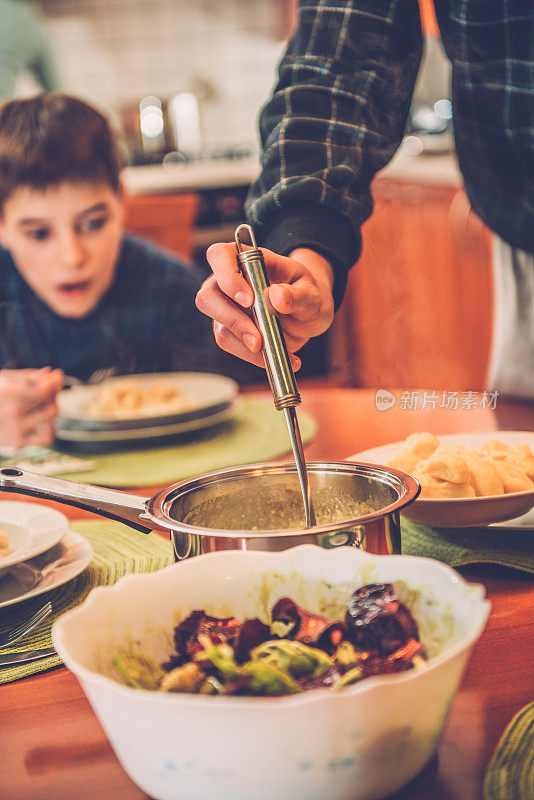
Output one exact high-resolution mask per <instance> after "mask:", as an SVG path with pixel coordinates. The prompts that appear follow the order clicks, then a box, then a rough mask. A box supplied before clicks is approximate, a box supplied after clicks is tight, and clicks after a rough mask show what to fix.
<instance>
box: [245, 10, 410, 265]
mask: <svg viewBox="0 0 534 800" xmlns="http://www.w3.org/2000/svg"><path fill="white" fill-rule="evenodd" d="M421 47H422V44H421V30H420V21H419V11H418V4H417V0H397V2H396V3H391V2H390V0H355V2H354V3H353V4H352V5H349V4H348V3H347V2H346V0H331V1H330V2H329V3H328V6H324V5H321V6H320V8H319V3H318V2H317V0H301V3H300V21H299V25H298V28H297V31H296V33H295V35H294V37H293V39H292V40H291V42H290V44H289V47H288V51H287V53H286V55H285V57H284V59H283V60H282V62H281V66H280V72H279V81H278V84H277V86H276V88H275V91H274V93H273V96H272V98H271V99H270V100H269V102H268V103H267V104H266V106H265V107H264V109H263V112H262V115H261V122H260V127H261V135H262V144H263V157H262V166H263V169H262V173H261V175H260V177H259V179H258V181H256V183H255V184H253V186H252V189H251V192H250V194H249V197H248V199H247V206H246V208H247V217H248V219H249V221H250V223H251V224H252V225H254V226H256V227H257V228H258V229H259V237H260V240H261V241H262V243H264V244H265V246H267V247H269V248H270V249H274V250H275V251H276V252H285V253H287V252H289V251H290V249H293V248H292V247H291V242H290V246H289V247H285V246H284V241H283V240H284V239H291V237H295V239H296V241H295V240H293V247H299V246H300V247H303V246H309V247H314V246H315V244H314V243H312V242H311V241H310V237H311V236H313V235H315V238H316V239H318V240H319V242H318V243H320V244H321V245H322V246H321V247H320V248H319V250H320V251H321V252H322V253H323V255H326V254H330V253H332V254H335V259H334V260H335V261H336V262H339V263H340V264H341V265H343V266H344V269H345V270H346V269H348V268H350V267H351V266H352V265H353V264H354V263H355V261H356V260H357V259H358V257H359V254H360V244H361V240H360V228H361V225H362V223H363V222H364V221H365V219H367V217H368V216H369V215H370V213H371V210H372V200H371V193H370V183H371V180H372V178H373V176H374V174H375V173H376V172H377V171H378V170H379V169H381V168H382V167H383V166H384V165H385V164H386V163H387V162H388V161H389V159H390V158H391V157H392V156H393V154H394V152H395V150H396V148H397V146H398V144H399V142H400V140H401V138H402V135H403V132H404V127H405V123H406V117H407V114H408V110H409V106H410V100H411V94H412V90H413V84H414V82H415V77H416V74H417V69H418V66H419V61H420V55H421ZM313 207H315V208H316V209H324V210H325V211H328V212H329V213H330V217H329V218H328V219H327V222H328V224H322V225H321V224H320V220H319V219H316V218H315V217H316V216H317V217H318V214H316V215H315V216H314V212H313ZM300 210H302V213H303V215H308V216H309V217H310V219H311V217H312V216H313V220H311V221H312V222H313V225H312V226H311V232H310V230H306V229H305V227H304V226H303V231H302V234H303V236H304V240H302V241H299V235H300V234H299V233H298V232H296V231H294V228H295V226H294V225H293V226H291V228H288V227H287V225H286V224H285V221H284V215H285V213H286V212H287V213H289V214H290V213H292V211H300ZM339 220H342V221H343V223H344V226H343V224H342V223H341V222H340V221H339ZM317 229H318V230H317ZM316 230H317V232H316V233H315V231H316ZM263 231H264V232H265V233H263ZM334 267H335V269H336V273H337V269H338V263H336V264H335V265H334Z"/></svg>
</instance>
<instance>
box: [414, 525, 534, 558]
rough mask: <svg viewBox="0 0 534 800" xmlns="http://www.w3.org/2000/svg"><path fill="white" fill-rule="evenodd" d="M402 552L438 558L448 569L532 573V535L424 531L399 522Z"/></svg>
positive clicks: (470, 530)
mask: <svg viewBox="0 0 534 800" xmlns="http://www.w3.org/2000/svg"><path fill="white" fill-rule="evenodd" d="M401 528H402V552H403V554H404V555H408V556H425V557H426V558H437V559H438V561H443V562H444V563H445V564H449V566H451V567H461V566H463V565H465V564H501V565H502V566H505V567H514V568H515V569H520V570H523V572H534V531H525V532H524V533H523V532H519V533H517V532H514V531H507V530H506V529H504V528H495V529H493V530H492V529H491V528H490V529H488V528H426V527H425V526H424V525H416V524H415V523H414V522H410V520H407V519H405V518H404V517H403V518H402V521H401Z"/></svg>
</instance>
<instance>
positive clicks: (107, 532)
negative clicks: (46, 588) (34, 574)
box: [0, 520, 173, 684]
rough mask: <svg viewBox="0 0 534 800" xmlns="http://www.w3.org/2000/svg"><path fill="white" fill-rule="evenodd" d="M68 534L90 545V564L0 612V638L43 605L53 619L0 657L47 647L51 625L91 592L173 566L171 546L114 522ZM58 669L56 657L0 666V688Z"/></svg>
mask: <svg viewBox="0 0 534 800" xmlns="http://www.w3.org/2000/svg"><path fill="white" fill-rule="evenodd" d="M70 527H71V529H72V530H74V531H76V533H79V534H81V535H82V536H84V537H85V538H86V539H87V541H88V542H90V543H91V545H92V546H93V550H94V555H93V559H92V561H91V563H90V564H89V566H88V567H87V569H84V571H83V572H81V573H80V574H79V575H78V576H77V577H76V578H73V579H72V580H71V581H69V582H68V583H65V584H64V585H63V586H59V587H58V588H57V589H52V590H51V591H50V592H46V593H44V594H42V595H39V596H38V597H33V598H30V599H29V600H25V601H23V602H22V603H17V604H16V605H12V606H7V607H6V608H1V609H0V633H4V632H7V630H10V629H11V628H14V627H15V626H16V625H18V624H19V623H21V622H23V621H24V620H25V619H27V618H28V617H29V616H31V614H33V613H34V612H35V611H37V610H38V609H39V608H40V607H41V606H42V605H43V604H44V603H45V602H46V601H47V600H50V602H51V603H52V609H53V612H52V614H51V615H50V616H49V617H48V619H46V620H45V621H44V622H43V624H42V625H40V626H39V627H38V628H36V630H34V631H32V633H31V634H30V635H29V636H26V637H25V638H24V639H22V641H21V642H17V644H15V645H14V646H13V647H4V648H2V651H1V652H2V653H17V652H19V651H21V650H33V649H41V648H44V647H52V636H51V628H52V625H53V623H54V622H55V620H56V619H57V618H58V617H59V616H61V614H64V613H65V612H66V611H69V610H70V609H72V608H75V606H77V605H79V604H80V603H82V602H83V601H84V600H85V598H86V597H87V595H88V594H89V592H90V591H91V589H93V588H94V587H95V586H109V585H112V584H114V583H115V582H116V581H118V580H119V578H122V577H123V575H127V574H129V573H131V572H154V571H155V570H158V569H162V567H166V566H167V565H168V564H172V563H173V553H172V545H171V543H170V541H167V540H166V539H164V538H162V537H161V536H158V535H157V534H156V533H149V534H144V533H138V532H137V531H134V530H131V529H130V528H126V527H125V526H124V525H121V524H120V523H118V522H108V521H105V522H103V521H96V522H93V521H92V520H90V521H89V520H83V521H79V522H72V523H71V525H70ZM61 664H62V661H61V659H60V657H59V656H58V655H54V656H50V657H48V658H42V659H40V660H38V661H30V662H28V663H27V664H21V665H20V666H19V665H17V666H13V667H1V666H0V684H3V683H10V682H11V681H16V680H19V678H26V677H28V676H29V675H35V674H36V673H38V672H44V671H45V670H47V669H50V668H51V667H57V666H60V665H61Z"/></svg>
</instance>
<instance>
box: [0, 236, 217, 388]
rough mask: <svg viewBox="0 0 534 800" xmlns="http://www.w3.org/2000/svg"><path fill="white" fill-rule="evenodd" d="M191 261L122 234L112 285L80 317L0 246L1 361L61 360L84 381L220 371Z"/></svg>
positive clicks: (8, 364) (56, 363)
mask: <svg viewBox="0 0 534 800" xmlns="http://www.w3.org/2000/svg"><path fill="white" fill-rule="evenodd" d="M200 283H201V278H200V275H199V274H198V273H197V272H195V271H194V268H191V267H190V266H186V265H185V264H184V263H183V262H180V261H179V260H178V259H176V258H174V257H173V256H171V255H168V254H166V253H163V252H162V251H160V250H157V249H155V248H154V247H152V246H151V245H150V244H148V243H147V242H143V241H142V240H139V239H134V238H131V237H129V236H125V237H124V238H123V242H122V247H121V251H120V255H119V260H118V263H117V269H116V273H115V280H114V282H113V286H112V287H111V289H110V290H109V291H108V292H107V294H106V295H105V296H104V297H103V298H102V300H101V301H100V303H99V304H98V306H97V307H96V308H95V309H93V311H91V312H90V313H89V314H88V315H87V316H86V317H84V318H82V319H65V318H63V317H60V316H58V315H57V314H55V313H54V312H53V311H52V310H51V309H50V308H48V306H47V305H45V304H44V303H43V302H42V301H41V300H40V299H39V298H38V297H37V296H36V295H35V294H34V292H33V291H32V289H31V288H30V287H29V286H28V284H27V283H26V281H25V280H24V279H23V278H22V277H21V275H20V274H19V272H18V271H17V269H16V267H15V265H14V263H13V260H12V258H11V256H10V254H9V253H8V252H7V251H6V250H2V249H1V248H0V368H12V369H20V368H23V367H36V368H38V367H44V366H51V367H60V368H61V369H63V370H64V371H65V373H66V374H67V375H72V376H74V377H77V378H80V379H81V380H87V379H88V378H89V377H90V376H91V374H92V373H93V372H94V371H95V370H97V369H101V368H114V369H115V370H116V372H118V373H121V374H124V373H133V372H153V371H155V372H163V371H167V370H189V369H191V370H196V371H204V370H205V371H208V372H210V371H225V372H228V369H224V368H221V365H222V364H223V363H224V358H223V356H222V354H221V352H220V351H219V350H218V348H217V346H216V344H215V341H214V339H213V334H212V332H211V324H210V321H209V320H208V318H207V317H205V316H204V315H203V314H201V313H200V312H199V311H198V310H197V308H196V307H195V295H196V292H197V291H198V288H199V286H200Z"/></svg>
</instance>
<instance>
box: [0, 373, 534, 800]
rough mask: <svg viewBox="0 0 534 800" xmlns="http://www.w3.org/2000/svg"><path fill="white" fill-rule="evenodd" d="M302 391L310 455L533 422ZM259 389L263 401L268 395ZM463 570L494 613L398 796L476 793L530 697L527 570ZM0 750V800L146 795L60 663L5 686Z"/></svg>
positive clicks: (131, 799) (532, 607) (436, 799)
mask: <svg viewBox="0 0 534 800" xmlns="http://www.w3.org/2000/svg"><path fill="white" fill-rule="evenodd" d="M302 395H303V400H304V408H305V409H306V410H307V411H309V412H310V413H311V414H313V415H314V416H315V418H316V419H317V421H318V423H319V432H318V435H317V437H316V439H315V441H314V442H312V443H311V444H310V445H309V446H308V447H307V449H306V450H307V455H308V457H310V458H319V459H332V460H334V459H342V458H344V457H346V456H349V455H351V454H352V453H354V452H356V451H358V450H363V449H365V448H368V447H372V446H376V445H380V444H385V443H387V442H391V441H396V440H399V439H402V438H404V437H405V436H407V435H408V434H409V433H412V432H413V431H416V430H429V431H431V432H433V433H437V434H440V433H441V434H443V433H450V432H460V431H476V430H496V429H498V428H501V429H516V430H534V405H528V404H520V403H505V402H504V401H498V402H497V407H496V410H495V411H491V410H488V409H486V410H483V409H481V408H476V409H469V410H467V409H462V408H460V409H458V410H452V409H444V408H439V403H438V404H437V406H438V407H437V408H436V409H432V408H431V407H427V408H425V409H424V410H420V411H417V410H404V409H403V408H402V407H401V405H402V404H401V394H400V392H399V393H397V395H398V402H397V404H396V406H395V407H394V408H393V409H390V410H388V411H384V412H379V411H377V410H376V407H375V393H374V392H373V391H370V390H357V389H336V388H325V387H322V388H315V387H313V386H312V387H311V388H308V387H305V388H304V390H303V392H302ZM256 396H257V397H258V396H262V395H256ZM263 397H265V399H266V400H267V395H266V393H264V394H263ZM147 491H150V490H147ZM140 493H141V492H140ZM18 499H20V496H19V497H18ZM63 511H64V512H65V513H67V514H68V516H69V517H71V518H80V517H82V516H87V515H86V514H85V513H83V512H79V511H76V510H75V509H70V508H69V507H63ZM525 535H529V534H525ZM460 571H461V573H462V574H463V575H464V576H465V577H466V578H467V579H468V580H470V581H471V580H472V581H477V582H481V583H483V584H484V585H485V587H486V590H487V593H488V597H489V599H490V600H491V602H492V613H491V617H490V619H489V622H488V625H487V627H486V630H485V632H484V633H483V635H482V637H481V639H480V641H479V642H478V643H477V645H476V646H475V648H474V651H473V654H472V657H471V660H470V662H469V666H468V668H467V671H466V673H465V675H464V678H463V681H462V685H461V688H460V691H459V693H458V695H457V697H456V699H455V701H454V703H453V706H452V709H451V713H450V716H449V719H448V722H447V726H446V730H445V736H444V739H443V741H442V743H441V746H440V748H439V752H438V756H437V757H435V758H434V759H433V760H432V762H431V763H430V765H429V766H428V767H427V768H426V769H425V770H424V772H423V773H421V775H419V777H418V778H416V779H415V780H414V781H413V782H412V783H411V784H410V786H409V787H407V788H405V789H404V790H402V791H400V792H398V793H397V794H396V795H395V796H394V800H430V798H432V800H478V799H479V798H480V797H481V786H482V780H483V775H484V771H485V768H486V765H487V763H488V760H489V758H490V756H491V754H492V752H493V750H494V748H495V746H496V744H497V741H498V739H499V736H500V735H501V733H502V731H503V730H504V728H505V726H506V724H507V723H508V722H509V721H510V719H511V718H512V716H513V715H514V714H515V713H516V712H517V711H518V710H519V709H520V708H521V707H522V706H524V705H525V704H526V703H527V702H529V701H530V700H532V697H533V695H534V692H533V689H534V686H533V678H532V664H533V663H534V647H533V642H534V623H533V620H534V587H533V580H532V576H527V575H524V574H522V573H520V572H515V571H513V570H507V569H504V568H498V567H490V566H485V567H482V566H480V567H469V568H463V569H461V570H460ZM140 735H142V732H141V731H140ZM0 753H1V762H0V763H1V766H0V798H1V799H2V800H33V799H34V798H35V799H36V800H37V799H38V800H95V798H106V799H107V798H113V800H141V799H142V798H145V797H146V796H145V794H144V793H143V792H142V791H141V790H140V789H138V788H137V786H136V785H135V784H134V783H132V781H131V780H130V778H129V777H128V776H127V775H126V773H125V772H124V771H123V769H122V768H121V766H120V765H119V763H118V761H117V759H116V758H115V755H114V754H113V751H112V749H111V747H110V745H109V743H108V741H107V739H106V736H105V734H104V732H103V730H102V728H101V726H100V724H99V722H98V721H97V719H96V717H95V715H94V714H93V712H92V710H91V708H90V706H89V703H88V702H87V700H86V699H85V696H84V694H83V693H82V690H81V688H80V686H79V685H78V682H77V680H76V679H75V678H74V676H73V675H72V674H71V673H70V672H68V671H67V670H66V669H65V668H61V669H57V670H52V671H50V672H48V673H43V674H41V675H37V676H35V677H32V678H27V679H26V680H22V681H18V682H16V683H12V684H8V685H6V686H3V687H1V688H0ZM199 800H204V799H203V798H199ZM251 800H252V798H251ZM325 800H328V799H327V798H325ZM392 800H393V798H392ZM510 800H512V798H510Z"/></svg>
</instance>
